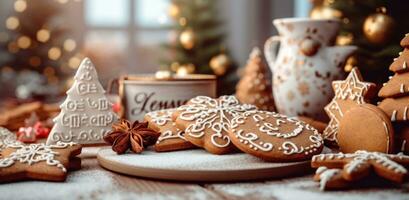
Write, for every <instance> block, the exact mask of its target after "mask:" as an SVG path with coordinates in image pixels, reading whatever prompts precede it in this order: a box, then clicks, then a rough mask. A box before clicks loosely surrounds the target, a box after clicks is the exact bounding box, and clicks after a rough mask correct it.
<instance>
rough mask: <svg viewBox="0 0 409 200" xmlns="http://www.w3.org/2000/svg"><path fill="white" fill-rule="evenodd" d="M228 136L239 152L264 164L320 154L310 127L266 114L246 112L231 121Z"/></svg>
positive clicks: (319, 143)
mask: <svg viewBox="0 0 409 200" xmlns="http://www.w3.org/2000/svg"><path fill="white" fill-rule="evenodd" d="M229 136H230V138H231V141H232V143H233V144H234V145H235V146H236V147H237V148H239V149H240V150H242V151H244V152H246V153H248V154H251V155H254V156H256V157H259V158H262V159H264V160H267V161H299V160H308V159H310V158H311V157H312V156H313V155H315V154H318V153H320V152H321V151H322V148H323V146H324V142H323V139H322V137H321V135H320V134H319V133H318V131H317V130H316V129H315V128H313V127H312V126H310V125H308V124H306V123H304V122H302V121H300V120H297V119H296V118H289V117H287V116H284V115H281V114H278V113H275V112H268V111H248V112H245V113H243V114H242V115H238V116H236V117H235V118H233V120H232V121H231V127H230V129H229Z"/></svg>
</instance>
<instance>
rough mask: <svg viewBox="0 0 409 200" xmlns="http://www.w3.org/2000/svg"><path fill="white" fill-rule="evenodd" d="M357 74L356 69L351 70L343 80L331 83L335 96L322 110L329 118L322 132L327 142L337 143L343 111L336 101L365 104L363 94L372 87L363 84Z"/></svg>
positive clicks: (369, 84)
mask: <svg viewBox="0 0 409 200" xmlns="http://www.w3.org/2000/svg"><path fill="white" fill-rule="evenodd" d="M358 73H359V71H358V70H357V68H353V69H352V71H351V72H350V73H349V75H348V77H347V78H346V79H345V80H342V81H333V82H332V85H333V88H334V92H335V96H334V98H333V99H332V101H331V102H330V103H329V104H328V105H327V106H325V108H324V109H325V112H326V113H327V115H328V116H329V118H330V122H329V123H328V126H327V127H326V128H325V130H324V131H323V136H324V138H325V139H326V140H328V141H332V142H338V141H337V134H338V126H339V118H341V117H343V115H344V113H343V112H344V110H342V109H341V107H340V106H339V105H338V103H337V100H350V101H354V102H355V103H357V104H363V103H365V94H366V93H367V92H368V90H369V89H370V88H371V87H373V84H372V83H368V82H363V81H362V80H361V78H360V77H359V75H358ZM338 116H339V117H338Z"/></svg>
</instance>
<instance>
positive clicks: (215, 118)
mask: <svg viewBox="0 0 409 200" xmlns="http://www.w3.org/2000/svg"><path fill="white" fill-rule="evenodd" d="M255 109H256V107H255V106H253V105H249V104H240V103H239V101H238V100H237V99H236V97H234V96H221V97H220V98H218V99H213V98H210V97H206V96H198V97H195V98H193V99H191V100H189V101H188V102H187V104H186V105H183V106H181V107H179V108H177V110H176V112H175V113H174V115H173V117H174V119H176V120H175V122H176V125H177V126H178V127H179V128H180V129H181V130H185V137H186V139H187V140H188V141H190V142H191V143H192V144H194V145H196V146H198V147H202V148H204V149H206V150H207V151H208V152H210V153H213V154H225V153H230V152H233V151H235V150H236V148H235V147H234V145H233V144H232V143H231V142H230V138H229V136H228V134H227V131H228V129H229V128H230V125H231V119H232V118H234V117H236V116H238V115H240V114H242V113H244V112H245V111H249V110H255Z"/></svg>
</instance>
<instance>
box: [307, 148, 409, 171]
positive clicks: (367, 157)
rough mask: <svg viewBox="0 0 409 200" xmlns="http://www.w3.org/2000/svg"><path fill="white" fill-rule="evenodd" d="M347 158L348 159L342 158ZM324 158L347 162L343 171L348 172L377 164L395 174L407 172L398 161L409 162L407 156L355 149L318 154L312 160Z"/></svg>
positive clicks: (320, 160) (317, 160) (323, 159)
mask: <svg viewBox="0 0 409 200" xmlns="http://www.w3.org/2000/svg"><path fill="white" fill-rule="evenodd" d="M344 159H349V160H344ZM325 160H339V161H340V162H348V164H347V165H346V166H345V168H344V171H345V172H346V173H348V174H351V173H353V172H356V171H357V170H359V169H360V168H361V167H365V166H370V165H375V164H377V165H379V167H383V168H385V169H387V170H390V171H393V173H396V174H407V170H406V169H405V168H404V167H403V166H402V165H400V164H399V162H405V163H407V162H409V156H406V155H402V154H399V155H395V154H385V153H380V152H368V151H362V150H359V151H356V152H355V153H348V154H344V153H336V154H320V155H315V156H314V157H313V158H312V161H313V162H322V161H325Z"/></svg>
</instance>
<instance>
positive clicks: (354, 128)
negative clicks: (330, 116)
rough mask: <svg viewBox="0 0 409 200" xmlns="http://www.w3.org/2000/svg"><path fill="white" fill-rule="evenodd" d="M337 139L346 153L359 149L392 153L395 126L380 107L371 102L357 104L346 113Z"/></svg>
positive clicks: (340, 124) (340, 123)
mask: <svg viewBox="0 0 409 200" xmlns="http://www.w3.org/2000/svg"><path fill="white" fill-rule="evenodd" d="M337 139H338V145H339V147H340V150H341V151H342V152H344V153H354V152H355V151H357V150H366V151H376V152H383V153H392V151H393V140H394V132H393V126H392V123H391V121H390V119H389V117H388V116H387V115H386V114H385V112H383V111H382V110H381V109H380V108H378V107H376V106H374V105H371V104H361V105H356V106H354V107H352V108H351V109H349V110H348V111H347V112H346V113H344V116H343V118H342V119H341V121H340V122H339V132H338V135H337Z"/></svg>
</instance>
